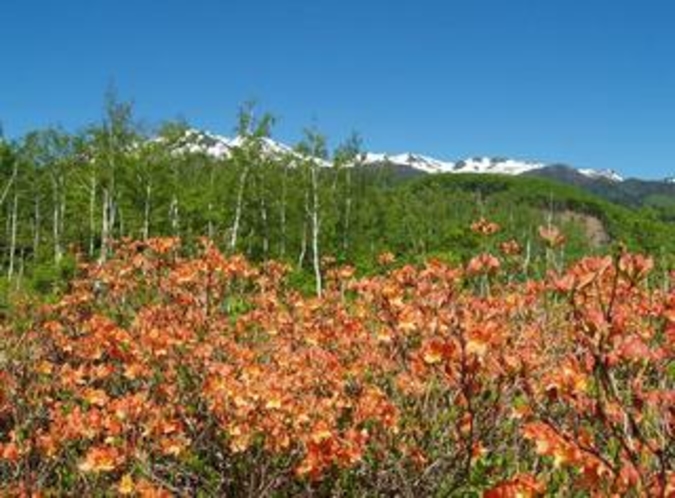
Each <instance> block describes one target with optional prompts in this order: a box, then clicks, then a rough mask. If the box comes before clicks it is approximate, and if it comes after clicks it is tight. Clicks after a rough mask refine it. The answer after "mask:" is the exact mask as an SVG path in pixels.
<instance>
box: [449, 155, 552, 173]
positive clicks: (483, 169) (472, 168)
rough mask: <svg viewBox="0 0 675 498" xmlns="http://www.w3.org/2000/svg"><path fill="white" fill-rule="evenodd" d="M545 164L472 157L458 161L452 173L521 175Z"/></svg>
mask: <svg viewBox="0 0 675 498" xmlns="http://www.w3.org/2000/svg"><path fill="white" fill-rule="evenodd" d="M545 166H546V164H544V163H539V162H529V161H518V160H515V159H500V158H491V157H473V158H470V159H465V160H463V161H459V162H457V163H456V164H455V167H454V168H453V171H452V172H453V173H491V174H495V175H522V174H523V173H527V172H528V171H533V170H536V169H541V168H543V167H545Z"/></svg>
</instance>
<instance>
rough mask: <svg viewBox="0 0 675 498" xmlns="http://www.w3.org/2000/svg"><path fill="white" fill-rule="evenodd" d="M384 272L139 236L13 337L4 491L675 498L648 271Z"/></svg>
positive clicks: (486, 265) (671, 356)
mask: <svg viewBox="0 0 675 498" xmlns="http://www.w3.org/2000/svg"><path fill="white" fill-rule="evenodd" d="M474 230H476V231H479V232H480V233H485V234H488V235H489V234H491V233H494V232H496V230H497V228H495V226H493V225H492V224H490V223H488V222H486V221H484V220H483V221H481V222H480V223H478V224H476V226H475V228H474ZM544 235H545V236H547V237H548V236H549V235H550V236H551V238H552V237H553V236H552V235H551V234H549V233H546V234H544ZM556 243H558V242H557V238H556ZM515 248H517V244H516V243H515V241H514V242H509V248H508V251H506V250H504V252H505V257H508V258H516V257H518V251H517V250H515ZM380 259H381V261H380V263H381V265H383V266H386V272H385V273H383V274H381V275H378V276H374V277H369V278H356V277H355V274H354V270H353V268H350V267H331V269H330V270H329V271H327V272H326V279H327V283H326V292H325V293H324V295H323V296H322V297H321V298H316V297H306V296H304V295H301V294H300V293H298V292H297V291H294V290H293V289H292V288H290V287H289V286H288V285H287V284H286V280H285V276H286V273H287V271H288V269H287V268H286V267H285V266H284V265H283V264H280V263H276V262H268V263H266V264H264V265H261V266H253V265H251V264H250V263H248V262H247V261H245V260H244V259H242V258H241V257H237V256H234V257H225V256H224V255H223V254H222V253H220V252H219V251H218V250H217V249H216V248H215V247H214V246H213V245H211V244H210V243H209V242H207V241H205V242H204V243H203V248H202V249H201V251H200V252H199V254H198V255H196V256H192V257H186V256H183V255H182V251H181V248H180V242H179V241H178V240H176V239H155V240H150V241H148V242H147V243H140V242H128V243H126V244H122V245H121V246H120V247H119V248H118V250H117V251H116V255H115V256H114V258H112V259H111V260H109V261H108V262H106V263H104V264H91V265H88V266H86V267H85V268H84V269H83V274H82V276H81V278H79V279H78V280H76V281H74V282H73V283H72V284H71V288H70V290H69V291H68V292H67V293H66V294H65V295H64V296H63V297H62V299H61V300H60V301H59V302H57V303H55V304H52V305H49V306H45V307H44V309H40V310H38V311H37V312H36V314H37V315H38V317H37V318H36V319H35V320H33V321H32V322H27V323H18V322H17V323H16V324H14V325H12V326H9V325H6V326H4V327H3V328H2V330H1V331H0V333H1V335H2V336H1V340H2V346H3V349H2V351H3V352H2V356H0V483H3V484H0V491H1V492H2V493H3V494H9V495H30V494H35V493H44V494H76V493H80V494H86V495H91V494H101V493H109V492H113V493H118V494H123V495H131V496H164V495H166V496H171V495H195V494H198V493H204V494H207V495H228V496H230V495H232V496H238V495H257V496H262V495H273V494H279V493H281V494H311V493H322V492H326V493H327V492H329V491H330V492H331V493H334V494H346V495H351V494H380V495H394V494H399V495H406V496H419V495H430V494H439V495H449V494H453V493H455V494H463V493H474V494H476V493H485V494H486V496H492V497H500V496H503V497H508V496H537V495H541V494H544V493H559V494H564V495H567V494H574V493H590V494H595V495H598V496H606V495H611V494H617V495H621V494H626V493H629V492H635V493H637V494H642V495H655V496H672V495H673V494H675V472H674V469H673V467H674V463H675V363H674V361H675V350H674V349H675V291H673V290H672V286H673V284H674V283H675V282H670V283H669V285H670V287H669V286H668V285H663V286H660V287H658V288H657V287H656V286H653V285H650V282H649V281H648V280H649V278H650V275H651V273H650V272H651V270H652V266H653V263H652V261H651V260H650V259H648V258H645V257H643V256H640V255H631V254H627V253H622V254H621V255H620V256H618V257H617V258H611V257H606V258H587V259H584V260H582V261H580V262H579V263H578V264H576V265H575V266H573V267H572V268H570V269H569V270H567V271H565V272H560V273H551V274H550V276H549V277H548V278H547V279H546V280H544V281H533V280H526V281H523V279H514V278H511V277H512V275H510V274H509V273H508V271H509V270H508V269H509V268H517V267H518V266H517V265H505V264H503V263H504V262H503V261H500V258H499V257H498V256H494V255H491V254H488V253H484V254H482V255H480V256H477V257H476V258H474V259H472V260H471V261H470V262H468V264H467V265H466V267H457V268H455V267H450V266H448V265H445V264H442V263H439V262H435V261H430V262H428V263H427V264H426V265H425V266H423V267H419V268H418V267H412V266H398V267H397V266H396V265H395V258H394V257H393V255H390V254H387V255H383V257H382V258H380Z"/></svg>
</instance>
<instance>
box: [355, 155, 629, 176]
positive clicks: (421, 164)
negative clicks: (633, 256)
mask: <svg viewBox="0 0 675 498" xmlns="http://www.w3.org/2000/svg"><path fill="white" fill-rule="evenodd" d="M363 163H364V164H366V165H370V166H372V165H381V164H390V165H393V166H398V167H407V168H412V169H415V170H418V171H423V172H425V173H477V174H480V173H486V174H493V175H512V176H513V175H522V174H524V173H530V172H533V171H537V170H542V169H544V168H547V167H549V166H551V165H550V164H546V163H543V162H535V161H522V160H517V159H505V158H493V157H472V158H469V159H463V160H460V161H457V162H449V161H442V160H439V159H435V158H432V157H428V156H423V155H421V154H412V153H406V154H396V155H389V154H375V153H368V154H366V155H365V159H364V162H363ZM576 171H577V172H578V173H579V174H581V175H583V176H585V177H588V178H591V179H604V180H609V181H612V182H621V181H623V177H622V176H621V175H619V174H618V173H616V172H615V171H613V170H594V169H578V170H576Z"/></svg>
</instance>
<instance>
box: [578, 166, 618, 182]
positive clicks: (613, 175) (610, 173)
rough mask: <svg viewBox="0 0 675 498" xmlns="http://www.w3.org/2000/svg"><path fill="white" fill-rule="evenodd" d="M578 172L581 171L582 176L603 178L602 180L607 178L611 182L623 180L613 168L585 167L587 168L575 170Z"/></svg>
mask: <svg viewBox="0 0 675 498" xmlns="http://www.w3.org/2000/svg"><path fill="white" fill-rule="evenodd" d="M577 171H578V172H579V173H581V174H582V175H584V176H587V177H589V178H593V179H604V180H609V181H611V182H622V181H623V176H621V175H620V174H618V173H617V172H616V171H614V170H613V169H587V168H582V169H578V170H577Z"/></svg>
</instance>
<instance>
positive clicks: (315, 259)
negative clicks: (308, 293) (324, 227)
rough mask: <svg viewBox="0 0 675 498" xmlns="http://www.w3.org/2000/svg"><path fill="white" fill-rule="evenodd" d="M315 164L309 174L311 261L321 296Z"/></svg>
mask: <svg viewBox="0 0 675 498" xmlns="http://www.w3.org/2000/svg"><path fill="white" fill-rule="evenodd" d="M316 168H317V166H316V165H314V164H312V165H311V169H310V175H311V180H312V217H311V220H312V263H313V266H314V281H315V286H316V295H317V296H318V297H321V295H322V294H323V284H322V281H321V255H320V254H319V229H320V227H319V224H320V223H321V220H320V219H319V185H318V178H317V176H318V175H317V171H316Z"/></svg>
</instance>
